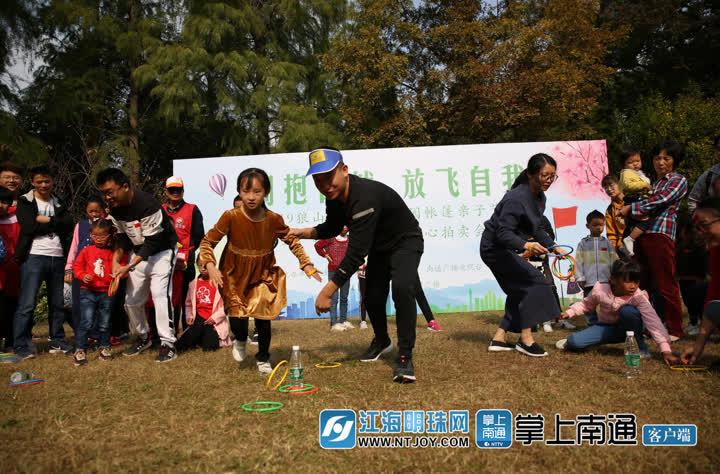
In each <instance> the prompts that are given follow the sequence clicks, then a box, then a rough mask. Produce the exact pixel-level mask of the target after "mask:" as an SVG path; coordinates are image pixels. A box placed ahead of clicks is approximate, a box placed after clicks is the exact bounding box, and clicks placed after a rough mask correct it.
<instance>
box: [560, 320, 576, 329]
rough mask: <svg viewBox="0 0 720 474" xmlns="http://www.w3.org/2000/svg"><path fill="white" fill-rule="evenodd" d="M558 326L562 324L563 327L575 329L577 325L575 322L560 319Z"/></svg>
mask: <svg viewBox="0 0 720 474" xmlns="http://www.w3.org/2000/svg"><path fill="white" fill-rule="evenodd" d="M558 326H560V328H561V329H575V325H574V324H573V323H571V322H570V321H566V320H564V319H561V320H560V322H559V323H558Z"/></svg>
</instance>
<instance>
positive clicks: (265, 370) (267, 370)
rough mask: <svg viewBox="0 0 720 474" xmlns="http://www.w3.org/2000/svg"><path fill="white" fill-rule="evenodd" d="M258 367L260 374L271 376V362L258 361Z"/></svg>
mask: <svg viewBox="0 0 720 474" xmlns="http://www.w3.org/2000/svg"><path fill="white" fill-rule="evenodd" d="M256 365H257V369H258V372H260V373H261V374H263V375H270V374H271V373H272V365H270V362H260V361H257V364H256Z"/></svg>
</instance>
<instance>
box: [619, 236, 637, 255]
mask: <svg viewBox="0 0 720 474" xmlns="http://www.w3.org/2000/svg"><path fill="white" fill-rule="evenodd" d="M622 242H623V247H624V248H625V251H626V252H627V254H628V255H629V256H631V257H632V256H633V255H635V239H633V238H632V237H630V236H627V237H625V238H624V239H623V240H622Z"/></svg>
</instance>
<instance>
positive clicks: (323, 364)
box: [315, 362, 342, 369]
mask: <svg viewBox="0 0 720 474" xmlns="http://www.w3.org/2000/svg"><path fill="white" fill-rule="evenodd" d="M341 365H342V363H341V362H320V363H318V364H315V368H316V369H337V368H338V367H340V366H341Z"/></svg>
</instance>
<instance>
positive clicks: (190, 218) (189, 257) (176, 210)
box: [163, 176, 205, 330]
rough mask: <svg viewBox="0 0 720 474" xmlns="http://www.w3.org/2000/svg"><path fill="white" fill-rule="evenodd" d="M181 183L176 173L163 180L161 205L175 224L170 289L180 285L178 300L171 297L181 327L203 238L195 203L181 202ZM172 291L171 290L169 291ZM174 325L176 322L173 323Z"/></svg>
mask: <svg viewBox="0 0 720 474" xmlns="http://www.w3.org/2000/svg"><path fill="white" fill-rule="evenodd" d="M184 196H185V184H184V183H183V180H182V178H181V177H180V176H170V177H169V178H168V179H167V180H166V181H165V199H166V201H165V204H163V209H165V212H166V213H167V215H168V216H170V219H172V221H173V224H174V225H175V232H176V233H177V237H178V243H179V245H178V251H177V264H176V266H175V275H173V290H174V289H175V286H176V285H179V286H181V290H182V291H181V292H180V295H179V296H180V297H181V298H180V299H179V302H178V301H177V299H176V298H173V300H175V301H173V306H174V307H175V312H174V314H175V317H176V318H179V319H180V321H182V328H183V330H184V329H185V328H186V327H187V323H186V322H185V304H184V303H185V298H186V297H187V292H188V285H189V284H190V282H191V281H193V280H194V279H195V249H196V248H197V247H198V246H199V245H200V241H201V240H202V239H203V237H205V227H204V226H203V216H202V213H201V212H200V209H199V208H198V207H197V206H196V205H195V204H190V203H188V202H185V199H184ZM173 294H175V293H173ZM175 327H176V328H178V327H179V325H178V324H177V321H176V324H175Z"/></svg>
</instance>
